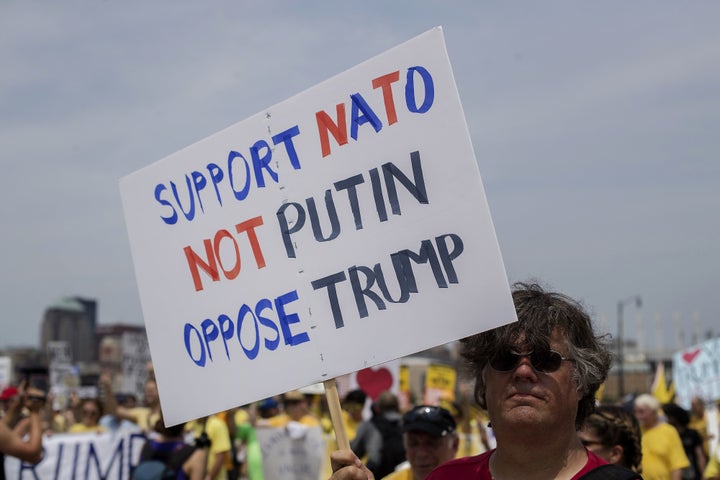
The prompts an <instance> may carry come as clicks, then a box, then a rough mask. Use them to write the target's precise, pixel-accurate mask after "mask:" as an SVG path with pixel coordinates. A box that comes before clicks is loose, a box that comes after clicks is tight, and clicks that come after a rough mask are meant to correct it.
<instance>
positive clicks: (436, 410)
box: [0, 284, 720, 480]
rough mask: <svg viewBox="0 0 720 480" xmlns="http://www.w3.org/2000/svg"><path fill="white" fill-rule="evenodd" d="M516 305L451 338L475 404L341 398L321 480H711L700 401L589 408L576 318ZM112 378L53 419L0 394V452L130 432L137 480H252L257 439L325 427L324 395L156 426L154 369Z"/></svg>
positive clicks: (21, 453) (295, 396) (589, 347)
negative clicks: (119, 383) (138, 448)
mask: <svg viewBox="0 0 720 480" xmlns="http://www.w3.org/2000/svg"><path fill="white" fill-rule="evenodd" d="M513 300H514V302H515V307H516V311H517V314H518V322H515V323H511V324H508V325H505V326H502V327H499V328H496V329H493V330H490V331H487V332H483V333H480V334H477V335H474V336H472V337H469V338H466V339H463V340H462V346H463V351H462V354H463V358H464V360H465V362H466V366H467V367H468V372H469V374H470V377H471V378H472V382H471V383H469V384H471V385H473V388H474V390H473V391H472V392H470V393H468V392H467V391H465V390H462V391H460V392H459V393H458V395H457V400H456V398H455V397H452V398H442V399H440V400H439V401H438V402H435V403H436V404H432V405H429V404H428V405H424V404H419V405H412V406H409V407H406V408H404V409H401V406H400V402H399V400H398V397H397V396H396V395H395V394H393V393H391V392H390V391H385V392H383V393H382V394H380V395H379V396H378V397H377V398H375V399H370V398H368V395H367V394H366V393H365V392H363V391H362V390H351V391H349V392H347V393H346V394H345V395H344V396H343V399H342V413H343V423H344V425H343V428H344V429H345V431H346V433H347V437H348V439H349V440H350V448H349V449H346V448H341V449H336V450H334V451H332V453H331V454H330V468H331V469H332V472H330V471H329V470H328V472H327V475H329V476H331V480H374V479H377V480H381V479H387V480H443V479H470V478H472V479H479V480H505V479H523V480H534V479H537V480H548V479H569V480H580V479H585V480H587V479H593V478H594V479H603V478H620V479H628V480H630V479H637V478H644V479H645V480H720V467H719V466H718V454H719V452H717V451H716V452H712V451H710V449H709V445H710V442H709V437H708V434H707V432H708V429H707V420H706V419H705V417H704V412H705V408H704V404H703V402H702V401H701V399H694V400H693V406H692V409H691V410H690V411H687V410H685V409H683V408H681V407H680V406H678V405H676V404H664V405H661V404H660V402H659V401H658V400H657V399H656V398H655V397H653V396H652V395H649V394H641V395H638V396H637V397H636V398H635V399H634V402H633V404H632V405H628V404H623V405H606V404H599V402H598V401H597V395H596V393H597V391H598V389H599V387H600V386H601V385H602V384H603V382H604V381H605V380H606V377H607V373H608V370H609V368H610V364H611V354H610V351H609V348H608V339H607V337H606V336H604V335H598V334H596V333H595V332H594V330H593V327H592V323H591V320H590V317H589V316H588V315H587V313H586V312H585V310H584V309H583V307H582V306H581V305H580V304H579V303H577V302H575V301H574V300H572V299H570V298H569V297H566V296H564V295H561V294H557V293H553V292H546V291H544V290H543V289H542V288H540V287H539V286H537V285H526V284H518V285H516V286H515V288H514V290H513ZM112 380H113V379H112V378H111V376H110V375H109V374H103V375H102V376H101V377H100V379H99V382H98V385H97V395H96V396H95V397H94V398H82V399H80V398H72V399H71V401H70V403H69V405H68V407H67V408H64V409H53V404H55V403H56V402H53V401H52V400H53V399H52V398H45V394H44V392H42V391H39V390H37V389H34V388H32V387H30V386H28V385H26V384H21V385H20V386H19V388H14V387H11V388H8V389H6V390H5V391H3V392H2V396H1V397H0V400H1V401H2V419H1V420H0V452H2V453H3V454H4V455H11V456H15V457H18V458H20V459H22V460H23V461H26V462H30V463H35V462H38V461H40V459H41V455H42V436H43V435H52V434H55V433H93V432H97V433H101V432H107V431H116V430H119V429H123V428H133V429H138V430H141V431H143V432H144V433H145V434H146V436H147V443H146V444H145V446H144V447H143V450H142V452H141V462H140V466H139V467H138V468H136V470H135V472H134V473H133V475H134V478H136V479H137V480H142V479H146V478H154V477H153V475H157V473H158V470H157V469H158V468H160V469H165V470H168V469H170V470H172V471H173V472H175V473H174V475H175V476H173V477H172V478H184V479H192V480H199V479H202V480H237V479H241V478H242V479H249V480H259V479H260V480H261V479H263V453H262V449H261V446H260V443H259V441H258V438H257V432H258V430H259V429H263V428H283V429H285V430H286V431H287V432H288V434H289V435H291V436H293V435H298V434H301V432H302V431H303V429H307V428H318V429H321V430H323V431H324V432H326V433H331V432H332V429H333V427H332V424H331V422H330V420H329V415H328V414H327V406H326V405H325V404H324V397H322V396H320V395H308V394H305V393H302V392H300V391H290V392H287V393H285V394H284V395H279V396H276V397H271V398H267V399H265V400H263V401H260V402H257V403H255V404H252V405H247V406H244V407H239V408H236V409H232V410H229V411H226V412H221V413H218V414H215V415H210V416H208V417H205V418H201V419H197V420H195V421H192V422H188V423H186V424H181V425H176V426H172V427H166V426H165V424H164V422H163V418H162V412H161V409H160V402H159V396H158V390H157V385H156V383H155V379H154V376H153V374H152V369H151V368H150V369H149V372H148V380H147V382H146V385H145V392H144V395H143V401H142V404H138V402H137V399H136V398H135V397H134V396H132V395H118V394H116V393H115V392H113V389H112V384H113V381H112ZM463 385H468V384H463ZM470 397H472V398H470ZM469 400H474V404H472V405H471V402H470V401H469ZM298 432H300V433H298ZM141 467H142V468H141Z"/></svg>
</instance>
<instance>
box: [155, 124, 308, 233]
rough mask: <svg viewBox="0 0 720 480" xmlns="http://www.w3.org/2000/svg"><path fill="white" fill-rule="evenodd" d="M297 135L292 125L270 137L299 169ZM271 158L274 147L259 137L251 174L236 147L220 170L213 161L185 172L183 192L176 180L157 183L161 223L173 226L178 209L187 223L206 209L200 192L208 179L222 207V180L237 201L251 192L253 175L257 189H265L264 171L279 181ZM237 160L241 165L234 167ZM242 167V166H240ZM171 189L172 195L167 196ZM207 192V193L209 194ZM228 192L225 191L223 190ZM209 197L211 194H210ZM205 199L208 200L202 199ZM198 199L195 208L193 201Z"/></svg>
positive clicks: (251, 154) (206, 184) (275, 180)
mask: <svg viewBox="0 0 720 480" xmlns="http://www.w3.org/2000/svg"><path fill="white" fill-rule="evenodd" d="M299 134H300V128H299V127H298V126H297V125H295V126H294V127H291V128H288V129H287V130H285V131H283V132H280V133H278V134H277V135H274V136H273V137H271V140H272V142H273V146H277V145H278V144H283V146H284V147H285V153H286V154H287V156H288V159H289V160H290V165H291V166H292V167H293V169H295V170H300V168H301V166H300V159H299V158H298V155H297V152H296V150H295V144H294V143H293V137H296V136H298V135H299ZM272 159H273V149H272V148H271V147H270V144H268V142H267V141H265V140H263V139H260V140H258V141H256V142H255V143H254V144H253V145H252V146H251V147H250V164H252V175H251V173H250V164H248V160H247V159H246V158H245V157H244V156H243V154H241V153H240V152H237V151H235V150H230V152H229V153H228V156H227V167H226V168H225V170H223V169H222V168H221V167H220V166H219V165H217V164H216V163H208V164H207V165H206V167H205V169H206V170H207V172H204V171H197V170H194V171H192V172H190V173H189V174H186V175H185V188H184V189H181V190H183V191H182V194H181V193H180V192H179V191H178V186H177V185H176V184H175V182H173V181H170V182H169V184H170V186H169V187H168V185H166V184H165V183H158V184H157V185H156V186H155V193H154V195H155V200H156V201H157V202H158V203H159V204H160V205H162V206H163V207H165V209H166V212H164V213H163V214H162V215H160V218H161V219H162V221H163V222H165V223H166V224H168V225H175V224H176V223H177V222H178V221H179V220H180V215H179V214H178V211H179V212H180V213H182V215H183V217H185V219H186V220H187V221H188V222H191V221H192V220H193V219H194V218H195V215H196V214H197V212H198V209H199V211H200V212H202V213H204V212H205V205H204V204H203V195H201V193H202V192H203V190H205V189H206V188H207V187H208V182H209V183H210V184H211V185H212V187H213V190H214V191H215V197H214V199H215V200H217V203H218V205H220V206H222V204H223V196H222V194H221V191H220V186H221V185H224V181H225V179H227V182H228V183H229V187H230V190H231V192H232V195H233V196H232V198H234V199H235V200H238V201H243V200H245V199H246V198H247V197H248V195H249V194H250V187H251V180H252V178H253V176H254V178H255V186H256V187H257V188H265V186H266V178H265V175H266V174H267V175H268V176H269V177H270V180H272V181H273V182H275V183H278V174H277V172H276V171H275V170H273V169H272V168H271V165H270V162H271V161H272ZM235 162H238V163H239V164H240V166H239V167H238V166H236V165H235ZM243 166H244V167H245V168H244V169H242V168H241V167H243ZM170 191H172V195H170V193H169V192H170ZM209 194H210V192H208V193H206V196H208V195H209ZM226 194H227V193H226ZM210 198H212V197H210ZM205 200H206V201H207V200H208V199H207V198H205ZM196 201H197V208H196V207H195V202H196Z"/></svg>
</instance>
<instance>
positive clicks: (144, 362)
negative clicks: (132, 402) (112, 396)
mask: <svg viewBox="0 0 720 480" xmlns="http://www.w3.org/2000/svg"><path fill="white" fill-rule="evenodd" d="M148 362H150V349H149V348H148V341H147V336H145V333H143V332H123V334H122V370H123V392H124V393H132V394H133V395H135V396H136V397H137V398H143V397H144V395H145V382H146V380H147V377H148Z"/></svg>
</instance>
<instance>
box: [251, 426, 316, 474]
mask: <svg viewBox="0 0 720 480" xmlns="http://www.w3.org/2000/svg"><path fill="white" fill-rule="evenodd" d="M257 438H258V441H259V442H260V446H261V447H262V453H263V473H264V475H265V478H282V479H283V480H318V479H319V478H320V472H321V469H322V466H323V461H324V459H325V454H326V451H327V449H326V446H325V443H326V440H325V439H324V438H323V436H322V430H321V429H320V427H306V426H304V425H301V424H299V423H297V422H290V423H289V424H288V425H287V426H286V427H285V428H258V429H257Z"/></svg>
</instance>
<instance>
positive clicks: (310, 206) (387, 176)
mask: <svg viewBox="0 0 720 480" xmlns="http://www.w3.org/2000/svg"><path fill="white" fill-rule="evenodd" d="M410 162H411V165H412V173H413V181H411V180H410V179H409V178H408V177H407V176H406V175H405V174H404V173H403V172H402V171H401V170H400V169H399V168H398V167H397V166H396V165H395V164H393V163H392V162H388V163H385V164H383V165H382V167H381V170H382V176H383V180H384V183H385V189H386V190H387V192H388V202H389V203H390V208H391V211H392V213H393V214H394V215H401V214H402V211H401V209H400V199H399V197H398V189H397V185H396V182H399V183H400V184H402V185H403V186H404V187H405V189H406V190H407V191H408V192H409V193H410V194H411V195H412V196H413V197H415V199H416V200H417V201H418V203H420V204H428V203H429V202H428V196H427V189H426V188H425V177H424V176H423V170H422V164H421V162H420V152H417V151H415V152H412V153H410ZM368 174H369V176H370V185H371V187H372V194H373V200H374V203H375V209H376V213H377V215H378V219H379V220H380V221H381V222H386V221H387V220H388V214H387V208H386V205H385V198H384V197H383V192H382V187H381V180H380V172H379V171H378V169H377V168H373V169H371V170H370V171H369V172H368ZM363 183H365V178H364V177H363V175H362V174H358V175H354V176H352V177H349V178H346V179H344V180H340V181H338V182H335V183H334V184H333V186H334V187H335V190H336V191H338V192H340V191H343V190H345V191H347V196H348V202H350V210H351V212H352V215H353V220H354V223H355V230H361V229H362V228H363V222H362V215H361V212H360V202H359V201H358V189H357V187H358V185H361V184H363ZM305 204H306V206H307V213H306V210H305V208H303V206H302V205H301V204H299V203H297V202H288V203H285V204H284V205H282V206H281V207H280V208H279V209H278V211H277V217H278V223H279V224H280V233H281V235H282V239H283V244H284V245H285V253H286V254H287V256H288V258H295V256H296V253H295V245H294V243H293V240H292V235H293V234H295V233H298V232H299V231H300V230H302V228H303V227H304V226H305V219H306V217H307V216H308V215H309V216H310V224H311V225H312V232H313V236H314V238H315V240H316V241H318V242H329V241H331V240H334V239H336V238H338V236H339V235H340V233H341V232H342V229H341V226H340V219H339V217H338V214H337V209H336V208H335V200H334V197H333V194H332V191H331V190H330V189H327V190H325V211H326V212H327V218H328V221H329V223H330V228H331V231H330V232H329V233H328V234H327V235H325V234H323V231H322V227H321V225H320V218H319V214H318V209H317V205H316V202H315V199H314V198H313V197H310V198H307V199H306V200H305ZM290 208H292V209H293V210H294V215H293V216H291V218H292V220H290V219H288V215H287V213H286V212H287V211H288V210H289V209H290Z"/></svg>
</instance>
